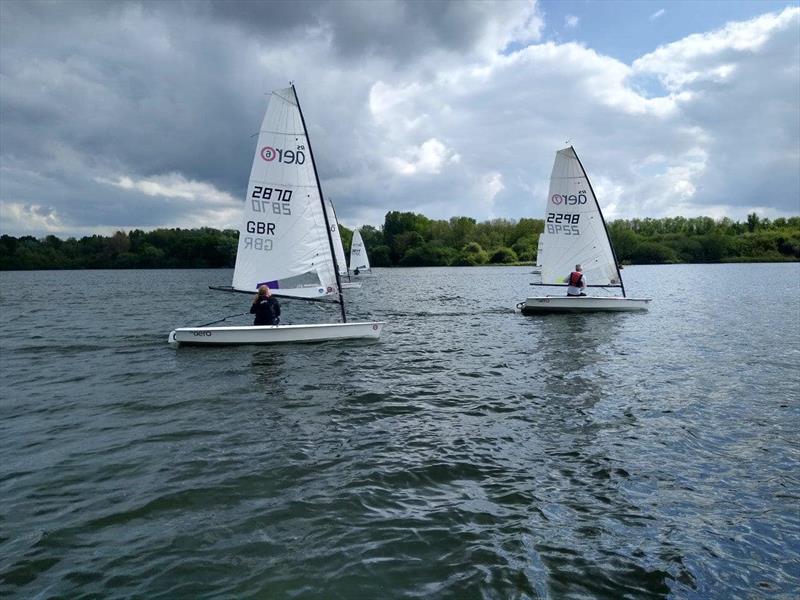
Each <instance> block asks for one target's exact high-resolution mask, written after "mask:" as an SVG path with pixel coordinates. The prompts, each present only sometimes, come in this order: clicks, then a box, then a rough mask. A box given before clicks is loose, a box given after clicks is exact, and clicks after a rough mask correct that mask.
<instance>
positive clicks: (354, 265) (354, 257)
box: [350, 229, 369, 271]
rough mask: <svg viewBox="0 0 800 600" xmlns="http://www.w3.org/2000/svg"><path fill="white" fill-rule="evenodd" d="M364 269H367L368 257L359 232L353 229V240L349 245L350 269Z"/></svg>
mask: <svg viewBox="0 0 800 600" xmlns="http://www.w3.org/2000/svg"><path fill="white" fill-rule="evenodd" d="M356 269H358V270H359V271H366V270H368V269H369V258H368V257H367V249H366V247H365V246H364V240H362V239H361V232H360V231H359V230H358V229H356V230H355V231H353V242H352V243H351V245H350V270H351V271H355V270H356Z"/></svg>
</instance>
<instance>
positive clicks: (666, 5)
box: [0, 0, 800, 237]
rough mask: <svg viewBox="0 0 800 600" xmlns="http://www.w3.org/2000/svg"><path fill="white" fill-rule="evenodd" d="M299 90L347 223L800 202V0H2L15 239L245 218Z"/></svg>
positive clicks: (0, 200)
mask: <svg viewBox="0 0 800 600" xmlns="http://www.w3.org/2000/svg"><path fill="white" fill-rule="evenodd" d="M290 80H293V81H294V82H295V85H296V86H297V91H298V95H299V97H300V100H301V102H302V104H303V110H304V113H305V116H306V121H307V123H308V126H309V133H310V136H311V141H312V143H313V144H314V151H315V155H316V157H317V160H318V168H319V170H320V175H321V178H322V185H323V190H324V192H325V193H326V194H327V195H329V196H330V197H331V198H332V199H333V200H334V202H335V203H336V207H337V213H338V215H339V218H340V220H341V221H342V222H343V223H344V224H346V225H348V226H350V227H352V226H355V225H359V224H362V223H370V224H374V225H379V224H381V223H382V222H383V216H384V214H385V213H386V211H388V210H409V211H415V212H421V213H423V214H425V215H428V216H430V217H435V218H449V217H451V216H454V215H467V216H471V217H474V218H476V219H478V220H484V219H489V218H495V217H506V218H520V217H540V216H541V215H542V213H543V211H544V205H545V196H546V193H547V185H548V178H549V174H550V169H551V166H552V161H553V157H554V153H555V151H556V150H558V149H559V148H561V147H563V146H564V145H565V142H566V141H567V140H569V141H570V143H571V144H573V145H574V146H575V148H576V150H577V152H578V154H579V155H580V156H581V159H582V161H583V163H584V166H585V167H586V169H587V171H588V173H589V177H590V178H591V179H592V182H593V184H594V187H595V190H596V191H597V194H598V197H599V199H600V202H601V204H602V206H603V207H604V210H605V212H606V213H607V217H608V218H611V219H613V218H630V217H661V216H669V215H685V216H697V215H710V216H713V217H722V216H726V215H727V216H730V217H732V218H736V219H742V218H744V217H745V215H746V214H747V213H748V212H752V211H754V210H755V211H757V212H758V213H760V214H762V215H764V216H770V217H775V216H780V215H789V214H800V7H799V6H798V2H797V1H794V2H792V1H785V2H772V1H767V0H760V1H753V2H750V1H740V2H737V1H729V0H728V1H725V2H716V1H710V0H709V1H707V2H673V1H659V0H654V1H648V2H636V1H624V2H614V1H609V0H607V1H602V2H599V1H592V0H575V1H562V0H559V1H553V0H540V1H539V2H533V1H518V2H515V1H511V0H507V1H501V2H496V3H495V2H468V1H460V2H437V1H431V2H401V1H386V2H382V1H372V2H358V1H341V2H333V1H322V2H314V1H308V2H291V3H281V2H273V3H262V2H230V1H229V2H213V1H211V0H207V1H191V0H183V1H181V0H172V1H169V2H113V3H112V2H108V3H106V2H93V1H90V2H80V1H77V0H75V1H65V2H29V1H25V2H15V1H11V0H3V1H2V2H0V232H2V233H8V234H12V235H21V234H33V235H44V234H48V233H53V234H56V235H59V236H61V237H64V236H68V235H85V234H88V233H95V232H96V233H103V234H107V233H110V232H113V231H115V230H117V229H131V228H136V227H138V228H143V229H153V228H156V227H163V226H169V227H200V226H210V227H218V228H221V227H230V226H238V221H239V207H240V206H241V203H242V200H243V197H244V192H245V187H246V184H247V177H248V175H249V172H250V163H251V161H252V157H253V152H254V145H255V141H256V140H255V138H254V137H253V134H254V133H256V132H257V130H258V127H259V125H260V122H261V118H262V116H263V112H264V109H265V105H266V101H267V97H268V92H269V91H271V90H272V89H276V88H280V87H285V86H286V85H287V84H288V82H289V81H290Z"/></svg>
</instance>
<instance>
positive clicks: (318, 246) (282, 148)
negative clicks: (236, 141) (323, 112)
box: [233, 87, 339, 298]
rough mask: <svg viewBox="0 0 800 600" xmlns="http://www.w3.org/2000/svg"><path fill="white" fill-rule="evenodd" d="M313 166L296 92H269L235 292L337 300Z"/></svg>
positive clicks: (252, 174) (238, 257) (247, 203)
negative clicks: (261, 287) (268, 290)
mask: <svg viewBox="0 0 800 600" xmlns="http://www.w3.org/2000/svg"><path fill="white" fill-rule="evenodd" d="M313 161H314V159H313V155H312V154H311V148H310V146H309V142H308V134H307V132H306V128H305V124H304V122H303V118H302V114H301V113H300V108H299V104H298V101H297V95H296V94H295V90H294V87H289V88H286V89H282V90H277V91H275V92H273V93H272V95H271V96H270V100H269V105H268V107H267V111H266V114H265V115H264V120H263V122H262V124H261V131H260V133H259V135H258V145H257V146H256V151H255V157H254V158H253V166H252V169H251V171H250V181H249V183H248V184H247V196H246V198H245V204H244V214H243V218H242V224H241V226H240V228H239V247H238V250H237V253H236V268H235V270H234V273H233V288H234V289H235V290H238V291H252V292H255V291H256V289H257V288H258V286H259V285H261V284H267V285H269V287H270V288H271V289H272V291H273V293H274V294H276V295H279V296H291V297H296V298H318V297H323V296H327V295H330V294H336V293H338V291H339V290H338V286H337V278H336V272H335V270H334V259H333V255H332V253H331V243H330V240H329V238H328V230H327V227H326V218H325V213H324V212H323V204H322V202H321V198H320V189H319V185H318V182H317V178H316V173H315V169H314V162H313ZM337 233H338V231H337Z"/></svg>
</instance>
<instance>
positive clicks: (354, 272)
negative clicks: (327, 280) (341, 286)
mask: <svg viewBox="0 0 800 600" xmlns="http://www.w3.org/2000/svg"><path fill="white" fill-rule="evenodd" d="M358 274H360V271H359V270H358V267H356V270H355V271H353V275H358Z"/></svg>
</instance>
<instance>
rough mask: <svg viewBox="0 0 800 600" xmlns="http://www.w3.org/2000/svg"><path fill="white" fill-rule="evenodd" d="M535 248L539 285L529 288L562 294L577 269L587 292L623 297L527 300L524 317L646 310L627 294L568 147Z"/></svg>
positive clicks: (558, 162) (559, 159) (642, 301)
mask: <svg viewBox="0 0 800 600" xmlns="http://www.w3.org/2000/svg"><path fill="white" fill-rule="evenodd" d="M539 242H540V246H539V251H538V257H537V265H541V281H537V282H536V283H533V284H531V285H542V286H558V287H561V288H566V286H567V284H566V282H565V278H566V275H567V274H568V273H569V272H570V271H571V270H572V269H573V267H575V265H576V264H581V265H582V266H583V272H584V274H585V276H586V279H587V280H588V282H589V286H588V287H593V288H619V289H620V290H621V292H622V296H566V295H563V294H562V295H558V296H556V295H548V296H531V297H528V298H526V299H525V301H524V302H520V303H519V304H518V305H517V307H518V308H519V309H520V310H521V311H522V313H523V314H543V313H583V312H597V311H602V312H627V311H640V310H647V308H648V304H649V303H650V298H628V297H627V295H626V294H625V285H624V284H623V283H622V275H621V274H620V271H619V263H618V262H617V257H616V254H615V253H614V247H613V246H612V244H611V240H610V238H609V237H608V229H607V228H606V223H605V219H603V213H602V211H601V210H600V205H599V204H598V202H597V198H596V197H595V195H594V190H593V189H592V184H591V183H590V182H589V178H588V177H587V175H586V171H585V170H584V169H583V165H582V164H581V161H580V159H579V158H578V155H577V154H576V153H575V149H574V148H573V147H572V146H570V147H569V148H565V149H563V150H559V151H558V152H557V153H556V159H555V163H554V164H553V171H552V174H551V175H550V193H549V197H548V199H547V209H546V212H545V230H544V232H543V233H542V235H541V236H540V238H539Z"/></svg>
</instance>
